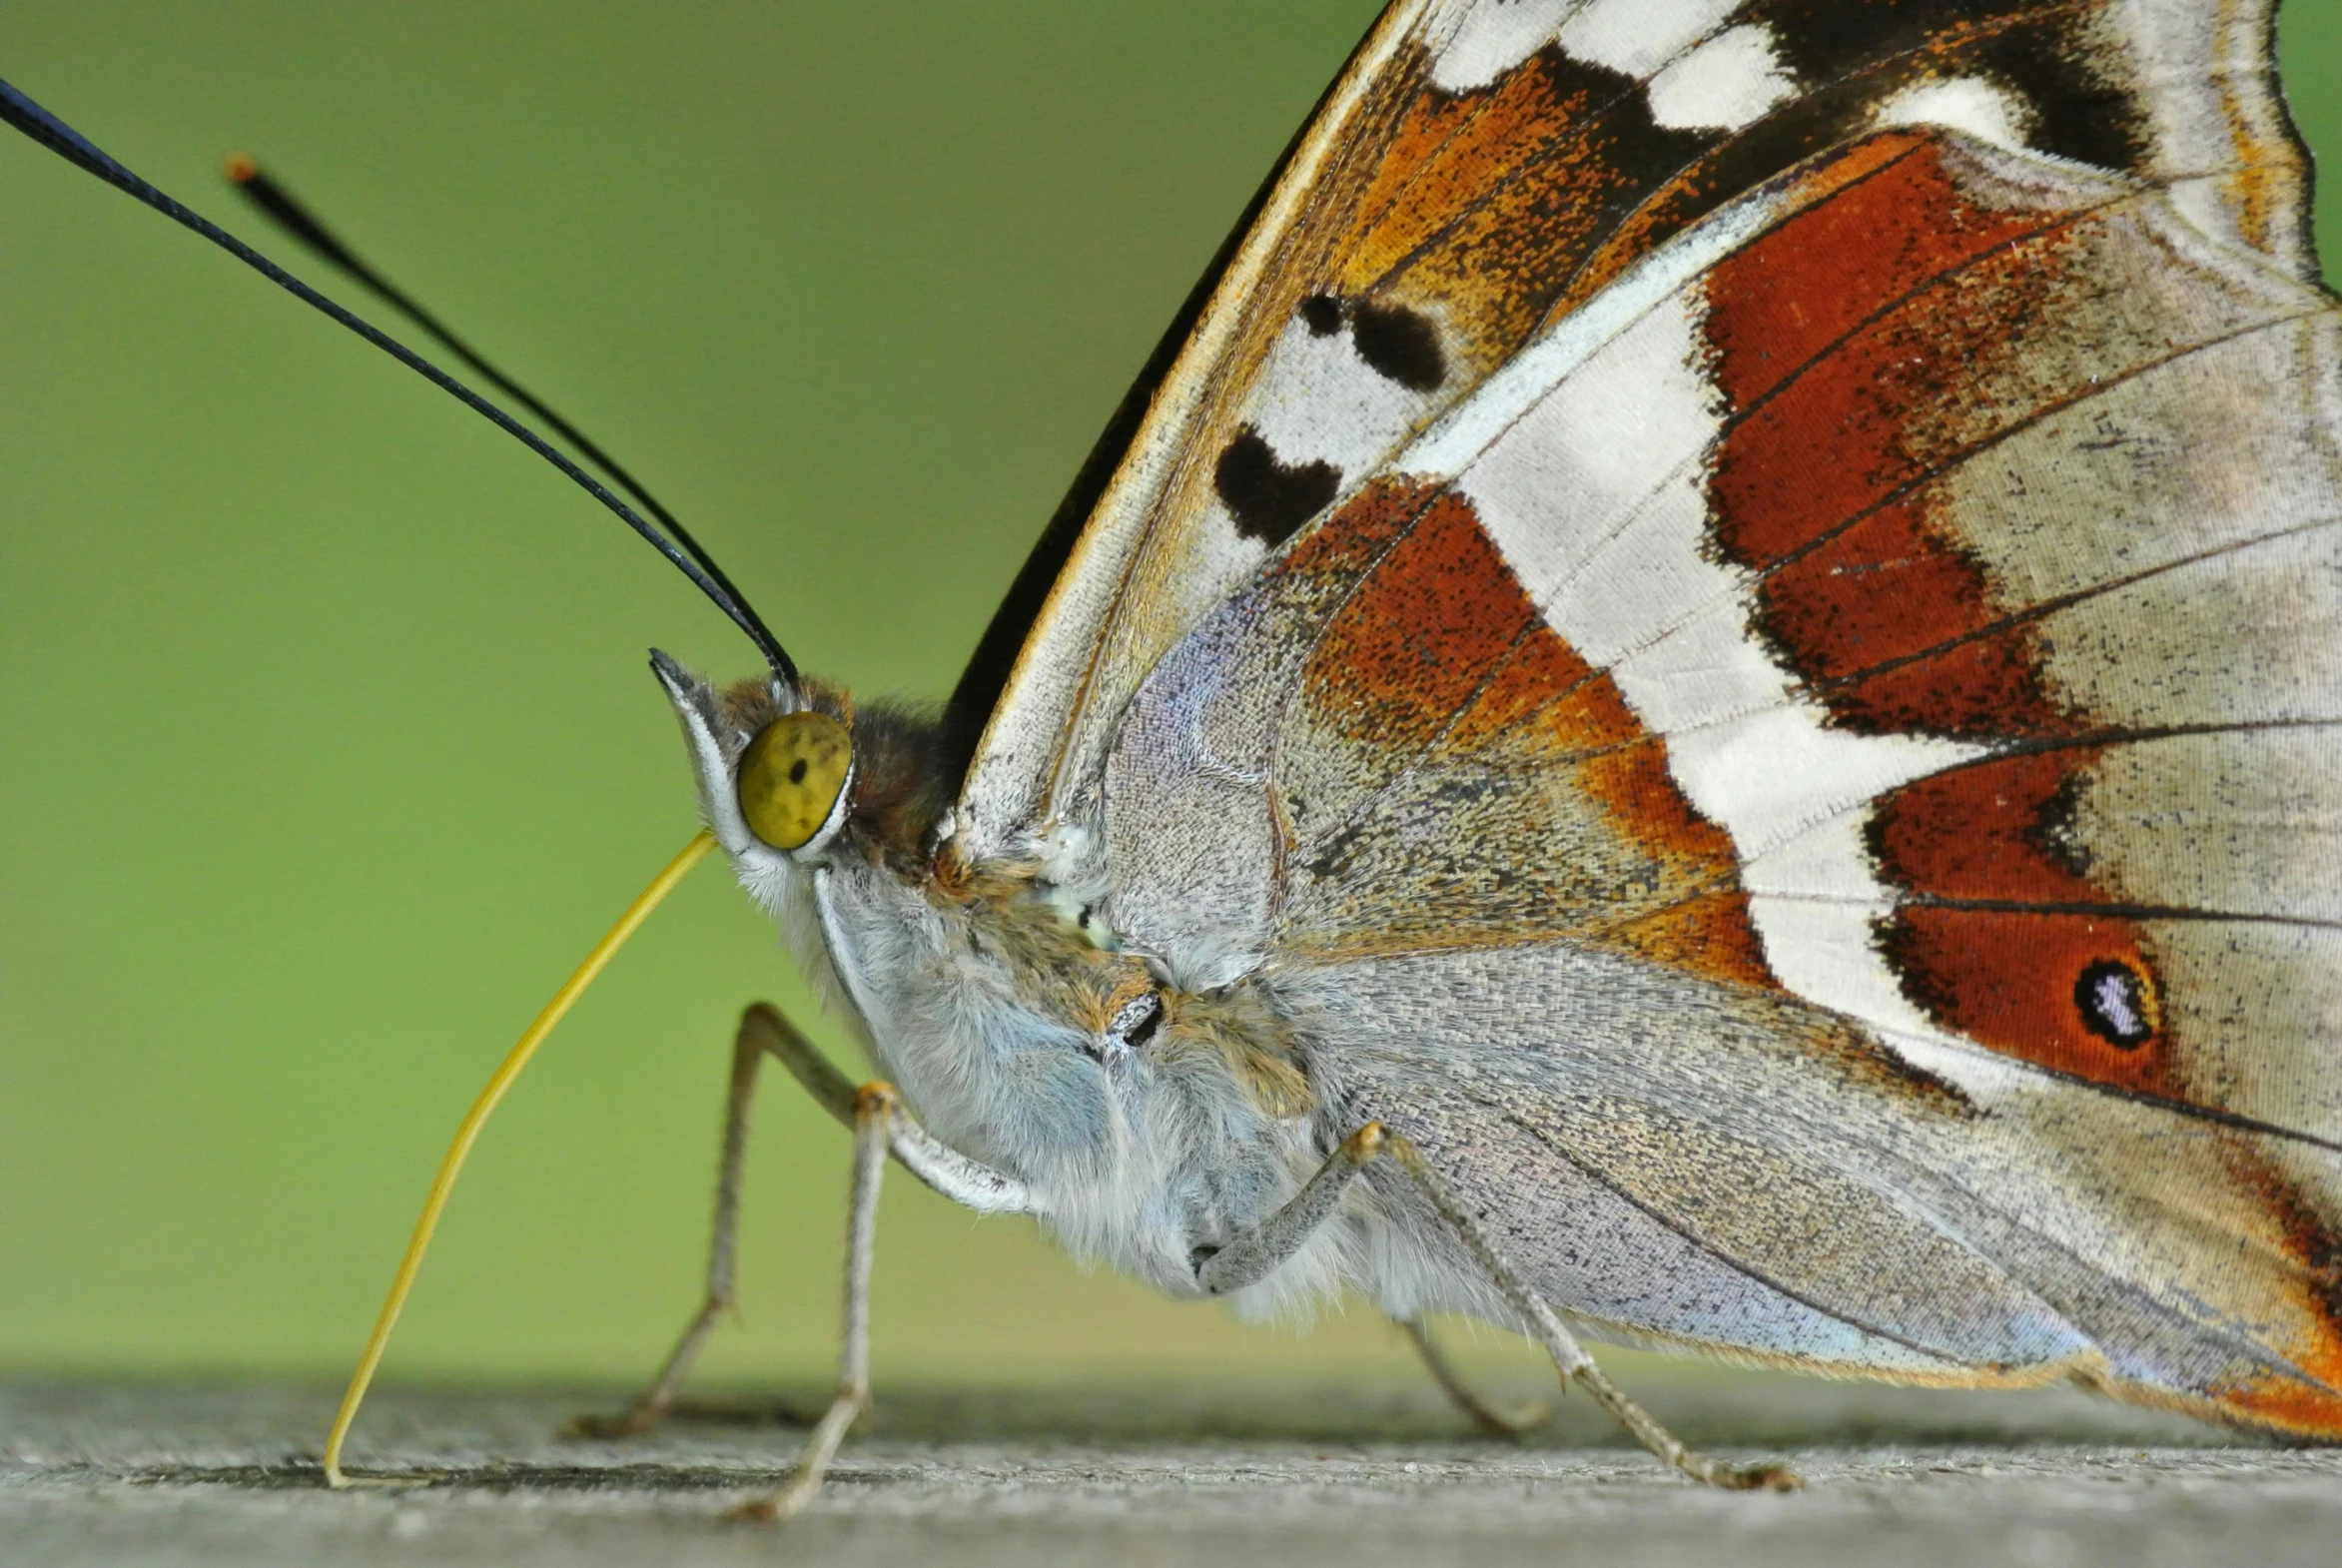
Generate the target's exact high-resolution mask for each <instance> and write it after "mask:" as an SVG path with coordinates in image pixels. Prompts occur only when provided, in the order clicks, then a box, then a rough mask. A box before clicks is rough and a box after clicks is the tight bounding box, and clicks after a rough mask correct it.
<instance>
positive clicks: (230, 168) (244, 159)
mask: <svg viewBox="0 0 2342 1568" xmlns="http://www.w3.org/2000/svg"><path fill="white" fill-rule="evenodd" d="M220 172H221V173H222V174H225V175H226V176H227V177H228V178H229V180H230V181H232V182H233V183H235V184H237V185H250V184H252V182H253V181H255V180H257V179H259V178H260V174H261V166H260V165H259V164H258V163H256V162H254V161H253V156H252V154H250V153H230V154H229V155H228V157H227V159H226V160H225V161H224V162H222V164H221V165H220Z"/></svg>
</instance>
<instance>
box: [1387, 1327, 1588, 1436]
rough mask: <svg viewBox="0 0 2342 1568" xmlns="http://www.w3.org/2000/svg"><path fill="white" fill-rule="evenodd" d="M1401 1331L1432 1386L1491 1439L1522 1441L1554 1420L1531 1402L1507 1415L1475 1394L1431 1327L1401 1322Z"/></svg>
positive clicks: (1545, 1409)
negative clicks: (1404, 1331)
mask: <svg viewBox="0 0 2342 1568" xmlns="http://www.w3.org/2000/svg"><path fill="white" fill-rule="evenodd" d="M1398 1325H1399V1327H1401V1328H1403V1329H1405V1330H1406V1332H1407V1338H1408V1340H1409V1341H1410V1342H1411V1343H1412V1344H1413V1345H1414V1347H1415V1353H1416V1354H1418V1355H1420V1356H1421V1357H1422V1358H1423V1365H1424V1368H1425V1369H1426V1370H1428V1371H1429V1372H1430V1373H1431V1379H1432V1381H1433V1382H1436V1383H1437V1384H1439V1386H1440V1389H1441V1391H1442V1392H1444V1393H1445V1394H1446V1395H1447V1397H1448V1398H1449V1399H1450V1400H1452V1401H1453V1402H1454V1404H1455V1407H1456V1408H1457V1409H1459V1410H1461V1411H1463V1412H1464V1414H1466V1415H1468V1416H1470V1417H1471V1418H1472V1424H1473V1425H1475V1426H1477V1427H1479V1428H1480V1430H1481V1431H1483V1432H1486V1433H1487V1434H1488V1435H1489V1436H1491V1437H1523V1436H1526V1435H1527V1434H1528V1433H1530V1432H1533V1431H1535V1430H1536V1429H1537V1428H1538V1427H1540V1426H1543V1425H1544V1424H1545V1423H1546V1422H1548V1421H1550V1420H1552V1419H1553V1406H1551V1405H1549V1404H1538V1403H1535V1402H1533V1401H1532V1402H1531V1403H1529V1404H1525V1405H1522V1406H1521V1407H1520V1408H1518V1409H1516V1410H1514V1411H1512V1412H1511V1413H1509V1414H1507V1413H1506V1412H1505V1411H1502V1410H1499V1409H1497V1408H1496V1407H1495V1406H1494V1405H1492V1404H1490V1403H1489V1402H1488V1401H1487V1400H1485V1399H1482V1398H1481V1397H1480V1396H1479V1395H1478V1394H1476V1393H1474V1392H1473V1391H1472V1387H1471V1385H1470V1384H1469V1383H1467V1382H1465V1381H1464V1379H1463V1374H1462V1373H1460V1372H1458V1371H1457V1370H1456V1367H1455V1363H1454V1362H1453V1361H1450V1360H1449V1359H1448V1358H1447V1352H1446V1351H1445V1350H1442V1349H1441V1348H1440V1347H1439V1341H1438V1340H1437V1339H1434V1338H1433V1337H1432V1336H1431V1325H1430V1324H1428V1323H1426V1322H1424V1321H1423V1320H1422V1319H1421V1318H1419V1317H1404V1318H1400V1319H1399V1324H1398Z"/></svg>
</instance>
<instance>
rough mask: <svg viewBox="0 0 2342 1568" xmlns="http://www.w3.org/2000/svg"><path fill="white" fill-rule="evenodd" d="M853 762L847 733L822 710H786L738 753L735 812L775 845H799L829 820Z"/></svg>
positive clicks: (786, 847)
mask: <svg viewBox="0 0 2342 1568" xmlns="http://www.w3.org/2000/svg"><path fill="white" fill-rule="evenodd" d="M853 764H854V737H853V734H852V733H851V732H850V731H849V730H848V729H847V728H846V726H845V725H843V724H840V723H839V722H838V721H837V720H836V719H833V718H831V717H830V716H829V715H828V714H826V713H790V714H785V715H783V716H782V717H780V718H777V719H775V720H773V721H772V722H771V723H770V724H767V725H766V726H765V727H764V728H763V729H762V730H760V731H758V732H757V736H756V738H755V739H754V740H752V741H750V742H749V743H748V750H747V751H746V752H744V753H743V754H742V755H741V758H740V815H742V816H743V817H746V818H747V819H748V826H749V827H750V828H751V829H753V830H754V831H755V833H756V836H757V837H758V838H760V839H762V840H764V841H765V842H766V843H767V844H770V845H771V846H772V847H773V848H775V849H799V848H802V847H803V846H804V845H805V844H806V842H807V841H808V840H810V839H811V838H812V837H813V835H814V834H816V833H819V832H820V831H821V825H822V824H823V823H824V822H827V821H828V820H829V816H830V810H831V808H832V807H834V806H836V805H837V803H838V792H839V791H840V790H843V789H844V788H845V787H846V774H847V773H848V771H849V770H851V769H852V767H853Z"/></svg>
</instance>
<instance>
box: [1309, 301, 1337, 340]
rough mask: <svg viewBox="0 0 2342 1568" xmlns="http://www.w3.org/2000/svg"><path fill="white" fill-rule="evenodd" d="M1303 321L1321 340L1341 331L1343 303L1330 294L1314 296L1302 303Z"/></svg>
mask: <svg viewBox="0 0 2342 1568" xmlns="http://www.w3.org/2000/svg"><path fill="white" fill-rule="evenodd" d="M1301 320H1302V321H1304V322H1306V323H1307V324H1308V326H1309V331H1310V332H1312V333H1314V334H1316V335H1317V336H1318V337H1320V338H1330V337H1332V336H1333V335H1334V334H1335V333H1338V332H1340V331H1341V301H1339V300H1337V299H1335V298H1334V297H1333V296H1332V295H1330V294H1313V295H1311V296H1309V298H1308V299H1306V300H1303V301H1302V302H1301Z"/></svg>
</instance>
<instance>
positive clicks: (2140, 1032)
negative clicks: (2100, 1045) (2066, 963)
mask: <svg viewBox="0 0 2342 1568" xmlns="http://www.w3.org/2000/svg"><path fill="white" fill-rule="evenodd" d="M2073 1005H2074V1006H2075V1007H2076V1008H2079V1009H2080V1010H2081V1022H2082V1027H2083V1028H2085V1029H2087V1030H2088V1031H2089V1032H2090V1033H2091V1034H2093V1035H2095V1036H2097V1037H2098V1038H2099V1039H2100V1040H2103V1041H2105V1042H2106V1043H2107V1044H2109V1045H2115V1046H2120V1047H2121V1048H2122V1049H2123V1050H2125V1051H2136V1050H2137V1049H2138V1048H2139V1047H2141V1046H2143V1045H2145V1044H2146V1043H2147V1042H2148V1041H2150V1040H2152V1039H2153V1038H2154V1037H2155V1013H2156V1007H2155V996H2154V992H2153V991H2152V990H2150V989H2149V987H2148V984H2147V978H2146V977H2145V976H2144V975H2141V974H2140V973H2139V972H2138V971H2137V970H2135V969H2132V968H2131V967H2130V966H2129V965H2128V964H2125V963H2123V962H2122V961H2121V960H2120V959H2111V958H2107V959H2100V960H2098V962H2096V963H2095V964H2092V965H2091V966H2090V967H2089V968H2087V969H2085V970H2083V971H2082V972H2081V978H2080V979H2079V980H2076V981H2075V982H2074V983H2073Z"/></svg>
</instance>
